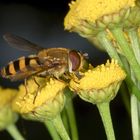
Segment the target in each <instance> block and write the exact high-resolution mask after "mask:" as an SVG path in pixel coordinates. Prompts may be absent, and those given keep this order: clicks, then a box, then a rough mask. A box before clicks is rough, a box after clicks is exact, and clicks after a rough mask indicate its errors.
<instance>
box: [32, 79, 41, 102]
mask: <svg viewBox="0 0 140 140" xmlns="http://www.w3.org/2000/svg"><path fill="white" fill-rule="evenodd" d="M33 80H34V82H35V83H36V85H37V86H38V88H37V91H36V94H35V97H34V100H33V104H35V100H36V97H37V96H38V92H39V89H40V85H39V83H38V82H37V81H36V79H35V77H34V78H33Z"/></svg>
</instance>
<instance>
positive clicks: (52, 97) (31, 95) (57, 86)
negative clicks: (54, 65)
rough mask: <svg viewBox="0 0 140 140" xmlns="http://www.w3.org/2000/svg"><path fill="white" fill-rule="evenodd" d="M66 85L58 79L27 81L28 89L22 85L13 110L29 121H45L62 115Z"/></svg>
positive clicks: (36, 78)
mask: <svg viewBox="0 0 140 140" xmlns="http://www.w3.org/2000/svg"><path fill="white" fill-rule="evenodd" d="M65 86H66V84H65V83H64V82H62V81H59V80H56V79H53V78H51V79H49V81H48V79H45V78H39V77H35V80H34V79H29V80H28V81H27V85H26V87H25V86H24V85H21V86H20V87H19V93H18V95H17V97H16V98H15V100H14V101H13V104H12V106H13V109H14V110H15V111H17V112H19V113H21V114H22V115H24V116H25V117H26V118H28V119H37V120H40V121H41V120H44V119H46V118H48V119H49V117H50V118H52V117H55V115H57V113H60V112H61V110H62V108H63V106H64V103H65V97H64V94H63V89H64V88H65Z"/></svg>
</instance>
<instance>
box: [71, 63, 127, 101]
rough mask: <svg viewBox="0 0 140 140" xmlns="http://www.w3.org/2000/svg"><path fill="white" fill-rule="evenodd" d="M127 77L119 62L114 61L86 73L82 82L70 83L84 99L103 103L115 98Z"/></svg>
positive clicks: (73, 81)
mask: <svg viewBox="0 0 140 140" xmlns="http://www.w3.org/2000/svg"><path fill="white" fill-rule="evenodd" d="M125 77H126V74H125V72H124V71H123V70H122V69H121V67H120V66H119V65H118V63H117V61H115V60H112V61H111V62H109V61H107V63H106V64H105V65H100V66H98V67H96V68H93V69H91V70H89V71H87V72H85V74H84V76H83V78H81V79H80V80H78V79H76V78H74V79H73V80H72V81H71V82H70V87H71V89H72V90H74V91H76V92H77V93H78V95H79V96H80V97H81V98H82V99H84V100H86V101H89V102H92V103H101V102H105V101H110V100H112V99H113V98H114V97H115V95H116V93H117V91H118V89H119V87H120V84H121V82H122V81H123V80H124V79H125Z"/></svg>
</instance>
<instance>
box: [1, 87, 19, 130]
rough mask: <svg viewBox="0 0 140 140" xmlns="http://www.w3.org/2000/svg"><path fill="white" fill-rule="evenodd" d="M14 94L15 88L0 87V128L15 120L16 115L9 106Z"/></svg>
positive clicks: (15, 92)
mask: <svg viewBox="0 0 140 140" xmlns="http://www.w3.org/2000/svg"><path fill="white" fill-rule="evenodd" d="M16 94H17V90H15V89H10V88H6V89H4V88H2V87H0V130H3V129H5V128H6V127H7V126H8V125H10V124H12V123H15V122H16V121H17V118H18V115H17V113H15V112H13V110H12V108H11V102H12V100H13V99H14V97H15V96H16Z"/></svg>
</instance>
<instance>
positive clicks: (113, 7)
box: [64, 0, 135, 30]
mask: <svg viewBox="0 0 140 140" xmlns="http://www.w3.org/2000/svg"><path fill="white" fill-rule="evenodd" d="M69 6H70V11H69V12H68V14H67V15H66V17H65V21H64V26H65V29H68V30H71V29H72V28H74V27H77V26H79V25H81V21H82V20H83V21H84V20H86V21H89V22H91V23H95V22H96V20H97V19H99V18H101V17H102V16H104V15H110V14H114V13H118V11H120V10H121V9H125V8H128V7H133V6H135V0H76V1H72V2H71V4H70V5H69Z"/></svg>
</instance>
